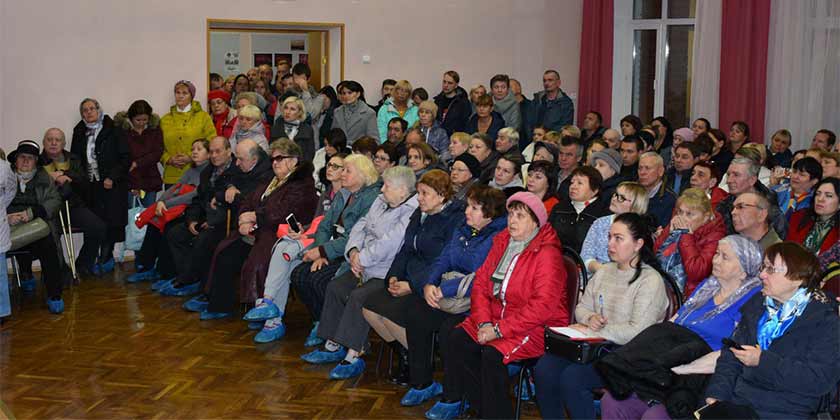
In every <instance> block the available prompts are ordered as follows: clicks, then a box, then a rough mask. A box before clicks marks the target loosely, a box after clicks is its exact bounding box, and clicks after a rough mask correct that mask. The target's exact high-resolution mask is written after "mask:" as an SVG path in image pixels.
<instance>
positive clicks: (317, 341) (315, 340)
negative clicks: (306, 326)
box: [303, 322, 344, 358]
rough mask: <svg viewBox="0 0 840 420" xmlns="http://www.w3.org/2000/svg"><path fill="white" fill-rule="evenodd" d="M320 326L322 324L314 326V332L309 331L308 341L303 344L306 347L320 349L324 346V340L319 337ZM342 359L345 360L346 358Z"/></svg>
mask: <svg viewBox="0 0 840 420" xmlns="http://www.w3.org/2000/svg"><path fill="white" fill-rule="evenodd" d="M318 324H320V322H316V323H314V324H312V330H310V331H309V335H308V336H307V337H306V341H304V342H303V346H304V347H318V346H320V345H321V344H324V339H323V338H321V337H318ZM341 357H342V358H344V356H341Z"/></svg>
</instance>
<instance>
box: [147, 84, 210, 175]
mask: <svg viewBox="0 0 840 420" xmlns="http://www.w3.org/2000/svg"><path fill="white" fill-rule="evenodd" d="M160 128H161V130H162V131H163V156H161V158H160V162H161V163H163V183H164V184H174V183H176V182H178V180H179V179H180V178H181V175H183V173H184V172H186V170H187V169H189V166H185V167H183V168H177V167H175V166H172V165H168V164H167V163H166V162H168V161H169V159H170V158H171V157H172V156H175V155H177V154H178V153H181V154H185V155H187V156H189V155H190V153H191V151H192V142H193V141H195V140H197V139H207V140H212V139H213V137H215V136H216V126H215V125H213V118H211V117H210V114H208V113H206V112H204V111H203V110H202V109H201V104H199V103H198V101H193V102H192V106H191V107H190V110H189V111H187V112H178V109H177V108H176V107H175V105H172V107H170V108H169V113H168V114H166V115H164V116H163V118H161V119H160Z"/></svg>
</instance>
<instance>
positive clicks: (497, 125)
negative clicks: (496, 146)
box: [467, 111, 505, 141]
mask: <svg viewBox="0 0 840 420" xmlns="http://www.w3.org/2000/svg"><path fill="white" fill-rule="evenodd" d="M490 115H491V116H492V117H493V121H492V122H491V123H490V128H488V129H487V135H488V136H490V138H491V139H493V141H496V136H498V135H499V130H501V129H503V128H505V119H504V118H502V115H501V114H499V113H498V112H496V111H490ZM477 132H478V114H473V116H472V117H470V120H469V121H467V133H469V134H473V133H477Z"/></svg>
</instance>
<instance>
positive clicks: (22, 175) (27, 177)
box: [17, 169, 38, 192]
mask: <svg viewBox="0 0 840 420" xmlns="http://www.w3.org/2000/svg"><path fill="white" fill-rule="evenodd" d="M37 171H38V170H37V169H35V170H33V171H29V172H23V171H17V179H18V184H19V185H20V192H26V184H27V183H28V182H29V181H31V180H32V178H35V172H37Z"/></svg>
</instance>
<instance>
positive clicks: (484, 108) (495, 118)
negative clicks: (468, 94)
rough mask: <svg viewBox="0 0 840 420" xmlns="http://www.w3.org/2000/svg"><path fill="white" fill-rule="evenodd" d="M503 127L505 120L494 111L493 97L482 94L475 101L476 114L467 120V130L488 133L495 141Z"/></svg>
mask: <svg viewBox="0 0 840 420" xmlns="http://www.w3.org/2000/svg"><path fill="white" fill-rule="evenodd" d="M502 128H505V120H504V118H502V116H501V115H500V114H499V113H498V112H496V111H493V99H492V98H491V97H490V96H489V95H484V96H480V97H479V98H478V99H477V101H476V103H475V114H473V116H472V117H470V119H469V121H467V132H468V133H481V134H486V135H487V136H488V137H489V138H490V139H491V140H492V141H493V142H495V141H496V137H497V136H498V135H499V130H501V129H502Z"/></svg>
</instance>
